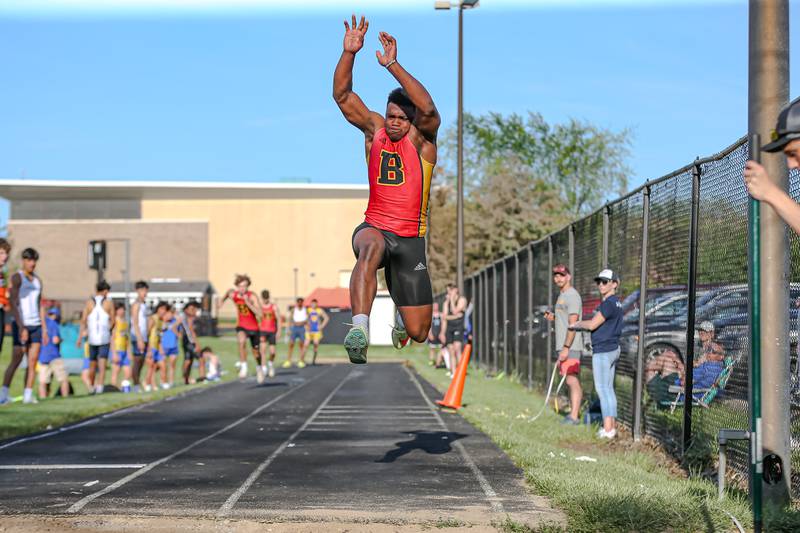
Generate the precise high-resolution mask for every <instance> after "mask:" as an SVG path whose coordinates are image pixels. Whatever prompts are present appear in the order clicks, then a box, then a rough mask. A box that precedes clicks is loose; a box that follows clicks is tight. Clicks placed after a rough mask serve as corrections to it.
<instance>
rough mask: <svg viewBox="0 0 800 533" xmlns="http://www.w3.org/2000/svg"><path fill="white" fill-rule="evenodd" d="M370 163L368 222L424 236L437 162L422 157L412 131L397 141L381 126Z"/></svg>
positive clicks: (395, 232)
mask: <svg viewBox="0 0 800 533" xmlns="http://www.w3.org/2000/svg"><path fill="white" fill-rule="evenodd" d="M367 167H368V169H369V203H368V204H367V211H366V213H364V214H365V221H366V222H367V224H369V225H371V226H374V227H376V228H378V229H381V230H386V231H391V232H392V233H394V234H395V235H398V236H400V237H424V236H425V233H426V232H427V231H428V196H429V194H430V191H431V176H432V175H433V164H431V163H429V162H428V161H425V160H424V159H422V157H420V155H419V153H418V152H417V148H416V147H415V146H414V143H412V142H411V139H409V138H408V135H406V136H404V137H403V138H402V139H400V140H399V141H397V142H393V141H392V140H391V139H390V138H389V135H388V134H387V133H386V130H385V129H383V128H381V129H379V130H378V132H377V133H376V134H375V137H374V138H373V140H372V148H371V149H370V151H369V159H368V161H367Z"/></svg>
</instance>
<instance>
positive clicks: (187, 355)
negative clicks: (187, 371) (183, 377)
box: [183, 337, 200, 361]
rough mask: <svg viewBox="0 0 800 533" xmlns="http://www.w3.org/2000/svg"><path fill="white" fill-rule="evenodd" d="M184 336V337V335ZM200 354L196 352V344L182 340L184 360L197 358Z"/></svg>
mask: <svg viewBox="0 0 800 533" xmlns="http://www.w3.org/2000/svg"><path fill="white" fill-rule="evenodd" d="M184 338H186V337H184ZM199 358H200V354H199V353H197V346H196V345H195V344H194V343H193V342H184V343H183V359H184V360H185V361H194V360H195V359H199Z"/></svg>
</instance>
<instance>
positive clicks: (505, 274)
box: [500, 259, 508, 374]
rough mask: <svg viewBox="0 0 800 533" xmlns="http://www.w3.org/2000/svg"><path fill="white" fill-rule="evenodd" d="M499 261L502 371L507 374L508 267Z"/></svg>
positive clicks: (502, 260)
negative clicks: (501, 300)
mask: <svg viewBox="0 0 800 533" xmlns="http://www.w3.org/2000/svg"><path fill="white" fill-rule="evenodd" d="M500 262H501V263H502V264H503V322H502V323H501V324H502V325H503V328H502V331H503V373H505V374H508V267H507V266H506V260H505V259H501V260H500Z"/></svg>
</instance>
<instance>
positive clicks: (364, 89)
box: [0, 0, 800, 218]
mask: <svg viewBox="0 0 800 533" xmlns="http://www.w3.org/2000/svg"><path fill="white" fill-rule="evenodd" d="M303 4H304V5H305V6H306V7H305V9H303V10H298V9H297V8H295V7H292V6H293V5H295V3H290V2H280V1H277V0H274V1H270V0H234V1H232V2H227V3H224V5H225V7H221V3H220V2H219V1H216V0H195V1H192V0H168V1H164V0H162V1H160V2H157V1H156V0H119V1H116V2H109V1H106V2H105V3H104V2H100V1H99V0H90V1H87V0H84V1H80V0H57V1H52V2H45V1H41V0H26V1H17V0H5V1H4V2H3V3H2V4H0V65H2V79H0V116H2V117H3V119H2V124H3V127H2V128H0V177H3V178H18V177H22V176H24V177H28V178H42V179H137V180H138V179H144V180H192V179H200V180H230V181H280V180H282V179H286V178H298V177H299V178H307V179H310V180H311V181H312V182H316V183H325V182H338V183H341V182H351V183H352V182H363V180H364V177H365V176H364V175H365V165H364V158H363V151H362V150H363V148H362V146H363V145H362V139H361V135H360V133H359V132H358V131H356V130H355V129H354V128H352V126H350V125H349V124H347V123H346V122H345V121H344V119H342V118H341V116H340V114H339V111H338V109H337V108H336V106H335V104H334V102H333V100H332V99H331V96H330V92H331V76H332V72H333V68H334V66H335V64H336V60H337V59H338V56H339V54H340V51H341V40H342V35H343V25H342V19H343V18H344V17H345V16H346V15H348V14H349V13H350V12H352V11H353V10H354V9H356V10H358V11H359V12H361V11H364V12H366V14H367V15H369V16H370V23H371V24H370V31H369V34H368V36H367V44H366V46H365V49H364V50H363V51H362V53H361V54H360V56H359V58H358V60H357V65H356V69H355V89H356V91H357V92H358V93H359V94H361V96H362V97H363V99H364V100H365V101H366V102H367V104H368V105H369V106H370V107H372V108H374V109H376V110H379V111H380V110H382V109H383V108H384V106H385V98H386V94H387V93H388V91H389V90H391V89H392V88H393V87H395V86H396V83H395V82H394V80H393V79H392V78H391V77H390V76H389V75H388V74H387V73H386V72H385V71H384V70H383V69H381V68H380V67H379V66H378V65H377V62H376V61H375V57H374V50H375V49H377V47H378V42H377V33H378V31H379V30H385V31H388V32H390V33H392V34H394V35H395V36H396V37H397V40H398V49H399V54H398V60H399V61H400V62H401V63H402V64H403V65H404V66H405V67H406V68H407V69H408V70H409V71H411V72H412V73H413V74H414V75H416V76H417V77H418V78H419V79H420V80H422V81H423V83H425V84H426V86H427V87H428V88H429V90H430V92H431V93H432V94H433V96H434V99H435V101H436V103H437V105H438V107H439V110H440V112H441V114H442V118H443V122H444V124H445V125H450V124H452V123H453V122H454V120H455V113H456V35H457V34H456V30H457V27H456V22H457V18H456V17H457V15H456V12H455V11H454V10H453V11H450V12H443V11H434V10H433V8H432V5H433V0H430V1H424V2H423V1H418V0H410V1H407V2H396V1H394V2H378V1H377V0H355V1H353V2H349V3H348V2H334V1H331V2H322V1H320V0H313V1H309V2H304V3H303ZM398 4H399V5H401V6H402V7H400V8H397V7H395V6H397V5H398ZM156 5H160V6H162V7H153V6H156ZM98 6H99V7H98ZM109 6H110V7H109ZM163 6H167V7H166V8H165V7H163ZM231 6H233V7H231ZM791 9H792V13H791V17H790V18H793V19H794V20H800V13H798V11H799V10H800V8H799V7H798V2H793V5H792V6H791ZM792 42H793V43H795V44H793V46H792V50H791V54H790V57H792V71H793V73H795V75H794V76H793V78H797V76H798V75H797V73H798V72H799V71H798V66H800V59H799V58H800V49H798V46H797V44H796V43H797V42H798V34H797V28H796V27H795V28H794V29H793V32H792ZM798 88H800V86H798V84H797V83H794V84H793V86H792V91H791V94H792V96H797V94H798ZM465 109H466V110H467V111H470V112H473V113H486V112H489V111H498V112H502V113H511V112H518V113H524V112H526V111H528V110H532V111H538V112H541V113H542V114H543V115H544V116H545V118H546V119H548V120H550V121H563V120H565V119H567V118H569V117H575V118H580V119H586V120H589V121H592V122H594V123H596V124H598V125H600V126H603V127H607V128H611V129H615V130H618V129H622V128H626V127H627V128H631V129H632V130H633V134H634V140H633V152H632V155H631V158H630V160H629V164H630V167H631V168H632V170H633V174H632V175H631V177H630V184H631V186H636V185H638V184H640V183H642V182H643V181H644V180H645V179H647V178H655V177H658V176H660V175H662V174H665V173H667V172H669V171H670V170H672V169H674V168H676V167H679V166H681V165H683V164H686V163H687V162H689V161H691V160H692V159H693V158H694V157H695V156H698V155H707V154H710V153H712V152H715V151H717V150H718V149H721V148H723V147H724V146H727V145H728V144H729V143H731V142H732V141H734V140H735V139H736V138H738V137H739V136H740V135H742V134H744V132H745V131H746V126H747V2H744V1H743V0H742V1H738V2H725V1H709V2H705V3H704V2H701V1H696V2H630V1H629V2H626V1H623V0H618V1H606V2H588V1H583V2H581V1H578V0H573V1H564V2H555V1H542V2H536V1H531V2H521V1H513V0H494V1H493V0H484V1H483V2H482V4H481V6H480V7H479V8H478V9H476V10H473V11H470V12H467V13H466V14H465ZM3 215H4V213H0V217H3V218H4V216H3Z"/></svg>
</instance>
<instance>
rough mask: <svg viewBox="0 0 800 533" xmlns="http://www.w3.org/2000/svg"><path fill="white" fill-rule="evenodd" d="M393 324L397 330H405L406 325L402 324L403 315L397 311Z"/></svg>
mask: <svg viewBox="0 0 800 533" xmlns="http://www.w3.org/2000/svg"><path fill="white" fill-rule="evenodd" d="M394 322H395V324H396V325H397V327H398V328H400V329H406V325H405V323H404V322H403V315H401V314H400V312H399V311H398V312H397V313H395V316H394Z"/></svg>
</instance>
